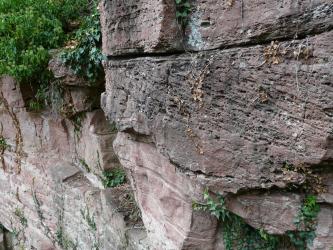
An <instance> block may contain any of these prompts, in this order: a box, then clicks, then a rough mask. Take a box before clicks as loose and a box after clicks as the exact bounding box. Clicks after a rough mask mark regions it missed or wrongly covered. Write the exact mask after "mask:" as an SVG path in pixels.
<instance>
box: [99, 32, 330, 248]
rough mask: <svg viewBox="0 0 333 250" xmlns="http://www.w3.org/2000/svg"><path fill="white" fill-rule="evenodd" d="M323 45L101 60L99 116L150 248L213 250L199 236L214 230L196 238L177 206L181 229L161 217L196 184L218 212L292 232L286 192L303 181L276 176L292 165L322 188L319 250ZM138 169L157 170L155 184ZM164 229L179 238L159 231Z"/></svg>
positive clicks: (325, 236) (325, 157) (324, 165)
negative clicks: (221, 200)
mask: <svg viewBox="0 0 333 250" xmlns="http://www.w3.org/2000/svg"><path fill="white" fill-rule="evenodd" d="M332 38H333V32H332V31H329V32H324V33H321V34H318V35H313V36H311V37H309V38H306V39H300V40H290V41H285V42H281V43H278V42H273V43H271V44H266V45H257V46H249V47H242V48H231V49H225V50H213V51H202V52H199V53H196V54H192V55H190V54H181V55H171V56H170V55H165V56H147V57H140V58H134V59H131V58H123V59H120V58H118V59H117V60H110V61H108V62H105V65H104V67H105V72H106V80H107V82H106V92H105V93H104V94H102V98H101V104H102V108H103V109H104V111H105V113H106V115H107V117H108V118H109V119H110V120H111V121H112V122H115V123H116V125H117V128H118V130H120V131H122V132H123V133H121V134H119V135H118V137H117V139H116V141H115V144H114V148H115V151H116V153H117V155H118V156H119V157H120V161H121V163H122V165H124V166H125V167H126V168H128V169H129V170H130V171H129V173H130V175H131V180H132V181H131V183H132V186H133V187H134V189H135V192H136V198H137V201H138V203H139V206H140V208H141V211H142V213H143V222H144V224H145V226H146V227H147V229H148V232H149V233H148V237H149V239H151V241H152V242H154V244H157V243H156V238H160V239H163V240H162V242H164V243H165V244H166V245H163V246H160V245H159V247H160V248H162V249H200V247H201V246H200V244H199V245H198V242H197V240H198V239H200V238H204V237H203V235H201V234H199V237H184V235H196V236H198V233H197V232H198V231H199V232H202V233H203V234H204V233H206V236H207V237H206V239H212V240H211V241H210V243H211V244H209V243H205V245H206V246H207V248H208V249H209V248H211V249H224V246H223V243H222V242H221V240H220V238H221V235H220V234H219V233H216V234H215V238H214V237H213V238H214V240H213V238H212V237H211V236H210V234H209V233H208V232H213V230H214V229H213V228H210V230H209V231H205V230H206V229H207V226H206V224H205V223H202V222H200V221H201V219H200V217H195V218H194V217H193V216H191V214H192V213H193V210H192V209H191V208H190V207H189V206H188V207H187V208H186V206H185V207H184V208H185V209H183V212H182V213H183V217H182V218H183V219H182V220H180V219H178V217H177V214H173V215H172V216H171V218H172V219H171V220H170V219H169V218H168V216H167V215H168V214H169V211H178V205H177V204H178V202H169V198H167V199H166V198H165V196H167V197H169V196H170V193H172V192H174V190H183V192H189V190H195V192H193V193H187V195H188V196H189V198H188V201H190V200H191V199H192V200H193V199H199V198H198V194H200V193H201V194H202V190H203V189H204V187H209V189H210V190H211V191H213V192H220V193H222V194H224V195H226V197H228V209H230V211H232V212H234V213H235V214H238V215H239V216H241V217H242V218H244V220H245V221H246V222H247V223H248V224H249V225H251V226H253V227H254V228H257V229H265V230H266V231H267V232H269V233H272V234H286V232H287V231H290V230H291V231H294V230H297V228H296V226H295V225H294V221H295V218H296V217H297V216H298V214H299V211H300V208H301V206H302V200H303V198H304V195H299V193H298V191H297V189H298V187H301V186H302V185H305V183H306V181H307V178H308V177H307V175H306V174H304V173H302V172H299V171H297V170H295V169H289V168H288V166H289V167H290V166H294V167H301V168H304V169H311V168H312V169H313V171H315V172H316V176H317V178H322V184H321V185H325V183H326V186H327V187H326V190H324V192H323V193H321V194H320V196H319V197H321V199H322V201H321V202H323V205H322V209H323V211H324V212H321V214H320V215H319V218H318V226H317V233H318V234H317V237H316V239H315V242H314V243H315V244H316V246H320V247H322V248H323V249H328V247H330V244H331V239H330V233H331V231H330V230H331V229H330V225H326V224H325V223H324V220H325V219H324V218H326V217H325V216H327V215H326V214H327V212H325V211H327V209H326V208H325V206H326V205H324V203H327V202H330V201H329V199H330V196H331V188H330V184H329V183H331V182H332V179H331V177H330V175H327V174H326V173H329V172H331V169H332V158H333V157H332V155H333V148H332V131H333V121H332V115H333V114H332V107H333V102H332V101H333V88H332V82H333V81H332V80H333V75H332V71H331V69H332V66H333V65H332V62H333V60H332V51H333V47H332V43H331V40H332ZM161 159H163V161H162V162H161ZM150 169H153V170H154V171H156V170H157V169H158V171H157V173H158V176H156V175H157V174H156V173H154V172H153V173H151V170H150ZM169 169H172V170H173V171H175V173H177V176H178V178H181V179H182V181H181V182H180V184H181V186H182V187H180V188H179V187H178V186H177V183H178V181H177V180H176V179H175V177H172V175H170V172H169V171H170V170H169ZM179 176H181V177H179ZM165 182H168V183H169V182H170V183H173V184H172V186H171V185H170V186H171V187H172V188H171V187H169V186H167V187H164V186H165V184H164V183H165ZM148 183H149V184H148ZM189 185H190V187H189ZM198 185H199V186H200V188H199V189H196V187H197V186H198ZM161 187H164V188H163V189H162V188H161ZM152 190H153V191H152ZM287 190H289V191H287ZM293 190H295V191H296V192H295V193H294V192H293ZM183 192H182V193H183ZM178 193H179V192H177V194H178ZM172 196H173V197H175V196H176V195H172ZM322 216H324V217H322ZM156 217H157V218H158V219H154V218H156ZM186 218H187V219H186ZM184 219H185V221H184ZM156 220H157V222H154V221H156ZM186 220H187V221H186ZM328 220H329V218H328ZM168 223H171V225H175V224H176V225H178V226H181V228H182V230H179V229H178V228H177V234H175V232H174V231H172V232H170V231H169V230H167V228H168V227H167V225H168ZM178 223H181V224H178ZM189 223H192V224H195V225H197V226H195V227H190V228H189V227H188V225H189ZM212 225H213V224H211V226H212ZM320 230H324V231H325V232H326V233H323V232H322V231H320ZM156 232H158V233H157V234H158V236H156ZM180 232H182V233H180ZM217 232H218V231H217ZM212 243H214V244H212ZM191 247H192V248H191ZM196 247H197V248H196Z"/></svg>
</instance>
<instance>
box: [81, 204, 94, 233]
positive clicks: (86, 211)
mask: <svg viewBox="0 0 333 250" xmlns="http://www.w3.org/2000/svg"><path fill="white" fill-rule="evenodd" d="M80 212H81V215H82V217H83V219H84V220H85V221H86V222H87V224H88V226H89V228H90V229H91V230H92V231H97V226H96V222H95V217H94V215H93V214H90V211H89V208H88V207H86V208H85V209H81V210H80Z"/></svg>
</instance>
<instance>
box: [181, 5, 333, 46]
mask: <svg viewBox="0 0 333 250" xmlns="http://www.w3.org/2000/svg"><path fill="white" fill-rule="evenodd" d="M192 9H193V10H192V14H191V15H190V17H189V24H188V25H187V29H186V33H185V40H186V46H187V47H188V49H192V50H207V49H216V48H221V47H222V48H223V47H224V46H235V45H241V44H260V43H263V42H266V41H271V40H275V39H279V40H281V39H282V40H286V39H290V40H291V39H297V37H305V36H306V35H309V34H316V33H321V32H324V31H327V30H329V29H331V28H332V27H333V2H332V1H327V0H319V1H311V0H306V1H293V0H287V1H285V0H259V1H238V0H230V1H219V0H209V1H205V0H202V1H201V0H200V1H193V2H192Z"/></svg>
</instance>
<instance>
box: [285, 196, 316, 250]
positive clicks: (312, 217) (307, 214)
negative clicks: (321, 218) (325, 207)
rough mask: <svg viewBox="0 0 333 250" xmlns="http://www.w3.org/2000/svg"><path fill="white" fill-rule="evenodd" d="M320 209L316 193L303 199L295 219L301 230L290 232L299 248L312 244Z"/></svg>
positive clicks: (292, 239)
mask: <svg viewBox="0 0 333 250" xmlns="http://www.w3.org/2000/svg"><path fill="white" fill-rule="evenodd" d="M319 211H320V206H319V205H318V203H317V198H316V196H314V195H308V196H307V197H305V199H304V201H303V205H302V207H301V209H300V211H299V214H298V216H297V218H296V219H295V225H296V227H297V229H298V230H299V231H297V232H288V236H289V238H290V240H291V242H292V243H293V244H294V245H295V246H296V247H297V249H299V250H306V249H307V246H311V245H312V242H313V240H314V238H315V236H316V235H315V228H316V218H317V216H318V213H319Z"/></svg>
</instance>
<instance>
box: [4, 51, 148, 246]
mask: <svg viewBox="0 0 333 250" xmlns="http://www.w3.org/2000/svg"><path fill="white" fill-rule="evenodd" d="M49 66H50V69H51V70H52V71H53V72H54V75H55V77H56V79H55V80H56V81H57V84H54V88H51V90H50V91H53V93H52V96H53V97H54V98H53V99H52V105H51V107H52V108H50V109H47V110H43V111H41V112H33V111H31V110H30V109H29V105H28V100H29V94H30V93H29V91H27V90H26V89H22V86H20V85H18V84H17V83H16V82H15V80H14V79H12V78H11V77H2V78H1V80H0V104H1V105H0V125H1V126H0V128H1V130H0V136H1V137H0V138H1V147H0V149H1V150H0V152H1V155H0V166H1V167H0V188H1V192H0V201H1V202H0V224H1V225H2V226H3V227H4V228H6V230H8V231H10V232H11V235H12V238H13V245H14V249H38V250H47V249H89V250H90V249H139V248H140V246H141V245H143V246H144V239H145V231H144V230H143V227H142V225H141V224H140V223H139V222H137V221H136V220H134V221H131V220H130V219H129V218H128V215H129V212H130V210H129V209H132V210H133V204H132V203H134V198H132V199H131V197H132V191H131V188H130V187H129V185H128V184H125V185H123V186H121V187H116V188H104V186H103V183H102V180H103V178H104V177H103V171H105V170H107V169H113V168H117V167H119V161H118V159H117V157H116V156H115V153H114V151H113V149H112V142H113V140H114V138H115V133H116V131H115V129H114V127H112V126H110V125H109V123H108V122H107V121H106V119H105V116H104V113H103V112H102V110H101V109H99V104H98V99H99V93H100V91H99V90H97V89H98V88H97V87H96V86H93V87H92V86H89V84H88V83H86V82H85V81H84V80H82V79H79V78H77V77H75V75H74V74H73V73H72V72H71V70H70V69H68V68H66V67H65V66H64V65H62V64H61V62H60V61H59V59H58V58H57V56H54V58H53V59H52V60H51V61H50V65H49ZM60 94H61V95H60ZM96 100H97V104H96ZM56 105H58V106H56ZM124 204H125V205H124ZM134 208H135V207H134ZM7 234H8V233H7ZM139 240H140V242H139ZM0 246H1V243H0ZM0 248H1V247H0ZM6 249H7V248H6Z"/></svg>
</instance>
